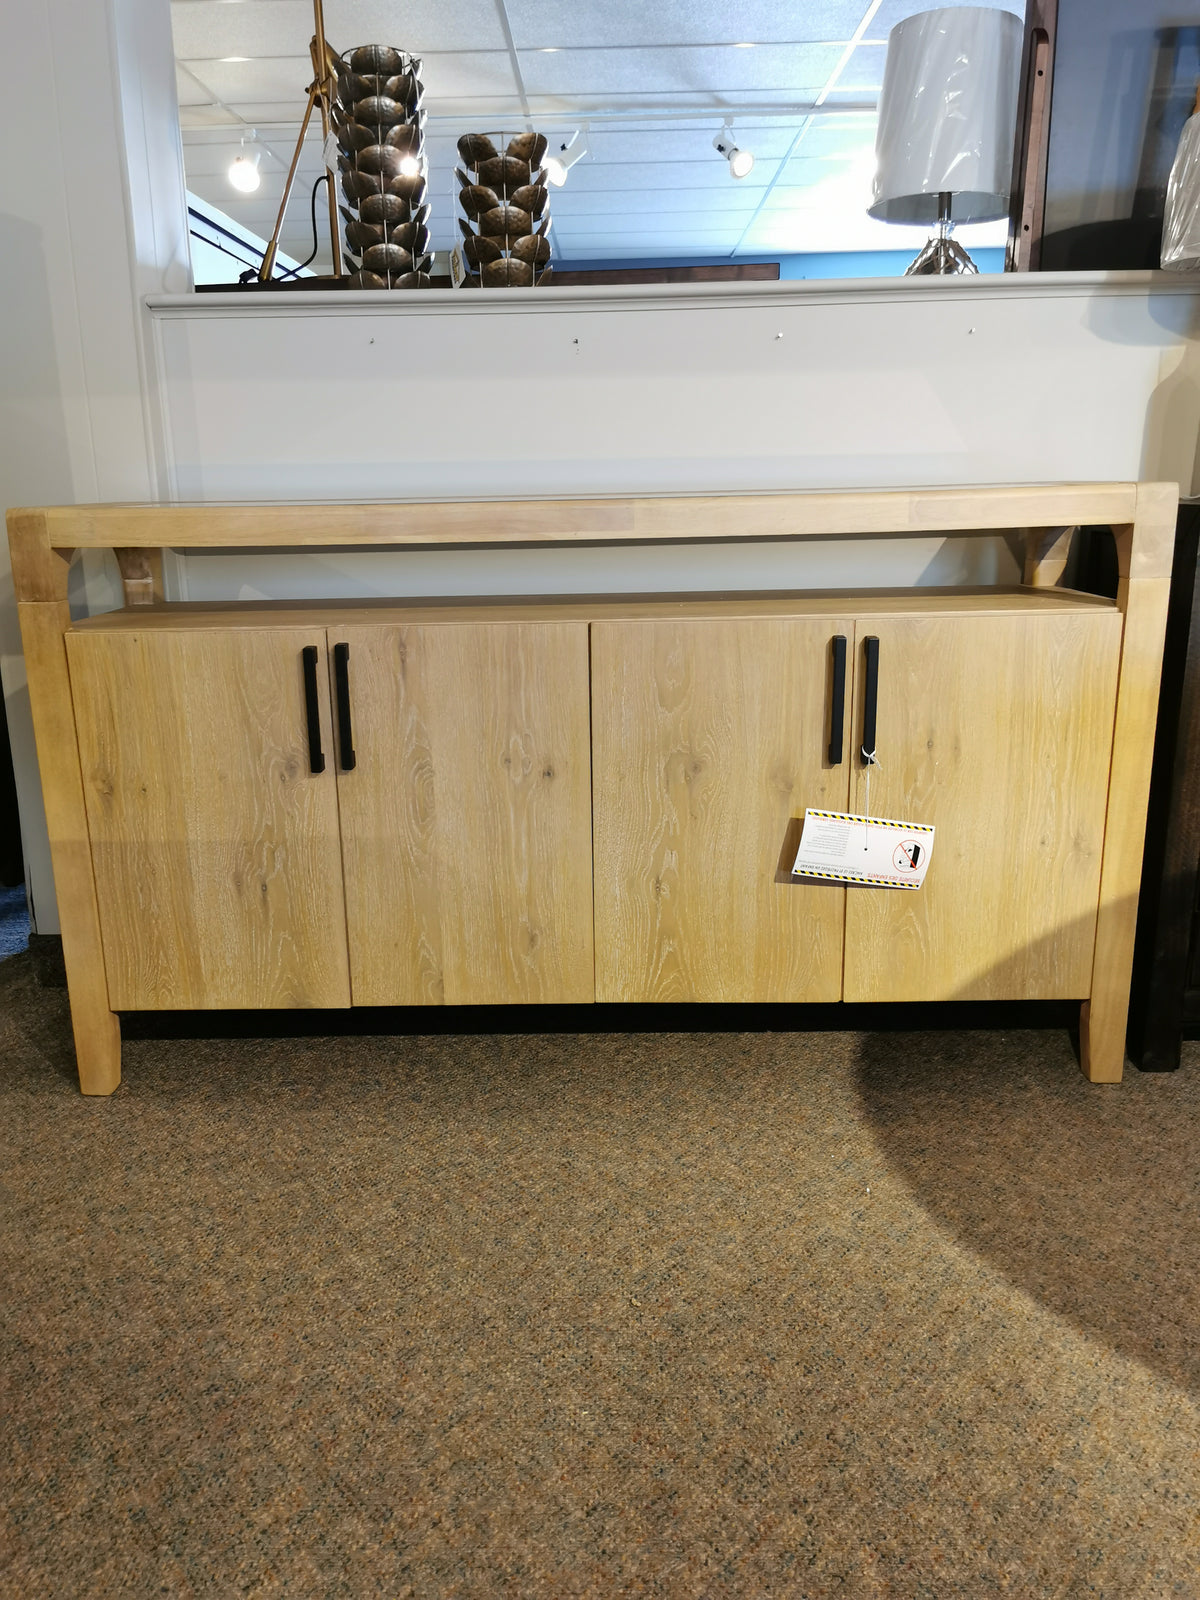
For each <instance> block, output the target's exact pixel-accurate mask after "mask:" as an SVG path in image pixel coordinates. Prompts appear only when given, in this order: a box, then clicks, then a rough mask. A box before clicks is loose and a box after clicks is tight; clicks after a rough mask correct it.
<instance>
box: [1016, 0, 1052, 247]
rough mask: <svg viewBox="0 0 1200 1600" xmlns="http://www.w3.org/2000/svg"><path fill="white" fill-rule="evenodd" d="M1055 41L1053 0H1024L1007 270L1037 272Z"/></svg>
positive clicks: (1044, 218) (1047, 156)
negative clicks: (1022, 47)
mask: <svg viewBox="0 0 1200 1600" xmlns="http://www.w3.org/2000/svg"><path fill="white" fill-rule="evenodd" d="M1057 43H1058V0H1027V4H1026V8H1025V46H1024V53H1023V55H1022V58H1021V60H1022V65H1021V89H1020V96H1019V98H1018V101H1017V137H1016V141H1015V143H1014V146H1013V172H1012V189H1011V199H1010V202H1009V216H1008V249H1007V252H1006V255H1005V261H1004V270H1005V271H1006V272H1037V271H1038V269H1039V268H1040V267H1041V264H1042V235H1043V233H1044V232H1045V225H1046V169H1047V163H1048V161H1049V156H1050V107H1051V101H1052V99H1053V96H1054V56H1055V50H1056V48H1057Z"/></svg>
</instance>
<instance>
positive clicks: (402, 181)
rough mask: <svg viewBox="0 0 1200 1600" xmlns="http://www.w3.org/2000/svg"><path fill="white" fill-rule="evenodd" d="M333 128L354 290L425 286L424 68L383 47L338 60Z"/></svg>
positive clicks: (373, 46)
mask: <svg viewBox="0 0 1200 1600" xmlns="http://www.w3.org/2000/svg"><path fill="white" fill-rule="evenodd" d="M342 62H343V70H342V71H341V72H340V73H339V76H338V93H337V102H336V104H335V106H334V114H333V122H334V130H335V132H336V134H337V141H338V147H339V151H340V154H339V157H338V169H339V171H340V173H341V178H342V194H343V196H344V197H345V201H346V204H345V205H343V206H342V207H341V212H342V216H343V217H344V218H345V219H346V249H347V252H348V261H349V265H350V267H351V268H352V274H351V277H350V280H349V281H350V287H351V288H352V289H425V288H428V286H429V269H430V265H431V260H432V258H431V257H430V255H429V227H428V222H429V206H428V205H427V204H426V201H425V195H426V188H427V184H426V177H425V172H426V164H425V112H424V110H423V109H422V105H421V99H422V93H423V89H422V84H421V78H420V73H421V62H420V59H419V58H418V57H417V56H410V55H408V54H407V53H406V52H405V51H403V50H393V49H391V48H390V47H389V46H388V45H381V44H368V45H360V46H359V48H358V49H357V50H351V51H348V52H347V55H346V56H343V57H342Z"/></svg>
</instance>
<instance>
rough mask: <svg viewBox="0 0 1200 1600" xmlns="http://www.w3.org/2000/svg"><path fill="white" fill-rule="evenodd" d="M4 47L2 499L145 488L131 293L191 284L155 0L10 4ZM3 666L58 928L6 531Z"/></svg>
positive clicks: (162, 29)
mask: <svg viewBox="0 0 1200 1600" xmlns="http://www.w3.org/2000/svg"><path fill="white" fill-rule="evenodd" d="M5 51H6V60H7V61H8V63H9V64H10V70H9V72H8V73H7V75H6V82H5V92H4V96H3V101H2V104H3V113H2V114H3V117H4V119H5V123H6V132H7V138H6V140H5V146H6V149H7V150H8V152H9V159H7V160H6V161H4V162H3V163H0V308H2V310H0V501H2V502H3V505H4V507H8V506H14V505H38V504H56V503H60V502H71V501H88V500H119V499H145V498H147V497H153V496H154V495H155V494H156V493H157V492H158V489H159V477H158V463H159V461H160V460H161V454H162V449H161V444H162V442H161V438H159V437H156V433H155V428H156V425H157V423H158V421H159V420H160V419H159V417H158V413H157V409H156V406H154V405H152V404H149V403H148V398H149V396H150V395H151V393H152V390H151V379H150V374H149V368H148V365H147V363H146V359H145V352H146V339H145V310H144V307H143V305H142V297H143V296H144V295H145V294H148V293H150V292H152V291H159V292H161V291H163V290H178V289H182V288H186V287H187V286H188V284H189V282H190V279H189V273H188V267H187V256H186V232H185V225H184V212H183V210H182V209H181V207H180V206H178V205H177V204H176V194H177V196H178V199H179V200H180V201H181V200H182V195H183V179H182V165H181V162H180V158H179V144H178V129H177V126H175V124H176V122H177V112H176V110H175V105H174V90H173V67H172V64H171V39H170V17H169V14H168V8H167V6H165V5H163V4H160V3H158V0H90V3H89V4H87V5H81V4H78V3H74V4H73V3H70V0H22V3H21V4H20V5H9V6H6V7H5ZM18 63H19V66H18V65H15V64H18ZM164 83H165V90H164ZM81 86H82V88H81ZM135 195H136V202H135V200H134V199H133V198H132V197H133V196H135ZM135 219H136V220H135ZM89 591H90V596H91V600H92V602H93V603H95V604H100V605H102V604H103V603H105V600H106V598H107V597H108V596H109V595H111V594H112V593H114V592H115V591H114V590H113V589H112V588H111V585H110V584H109V583H108V581H107V580H106V577H105V567H104V563H103V562H102V561H100V560H99V559H94V560H91V561H90V562H89V563H87V564H85V567H84V569H83V570H82V571H81V572H80V573H79V574H78V576H77V578H76V580H75V581H74V582H73V594H74V596H75V598H76V599H77V600H78V601H79V603H81V604H82V603H85V594H86V593H87V592H89ZM0 674H2V676H3V685H4V693H5V701H6V708H7V711H8V719H9V729H10V733H11V736H12V741H13V756H14V765H15V767H16V774H17V787H18V795H19V799H20V805H21V818H22V837H23V843H24V846H25V854H26V863H27V880H28V884H29V888H30V895H31V900H32V905H33V910H34V914H35V917H36V926H37V927H38V929H39V930H40V931H43V932H46V931H50V932H53V931H56V930H57V926H58V924H57V916H56V912H55V907H54V895H53V879H52V875H51V872H50V860H49V846H48V844H47V841H46V832H45V822H44V819H43V817H42V812H41V797H40V791H39V788H38V782H37V765H36V757H35V755H34V750H33V732H32V726H31V723H30V718H29V708H28V699H27V695H26V690H25V675H24V664H23V661H22V658H21V645H20V635H19V631H18V628H17V617H16V606H15V603H14V600H13V594H12V580H11V576H10V573H9V566H8V546H7V542H5V541H0Z"/></svg>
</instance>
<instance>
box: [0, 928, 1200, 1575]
mask: <svg viewBox="0 0 1200 1600" xmlns="http://www.w3.org/2000/svg"><path fill="white" fill-rule="evenodd" d="M1198 1069H1200V1054H1197V1052H1196V1050H1195V1048H1194V1047H1189V1051H1188V1062H1187V1066H1186V1067H1185V1070H1184V1071H1183V1072H1181V1073H1179V1074H1177V1075H1175V1076H1172V1077H1141V1076H1139V1075H1138V1074H1136V1073H1131V1075H1130V1077H1129V1079H1128V1081H1127V1082H1126V1084H1125V1085H1124V1086H1122V1087H1121V1088H1118V1089H1107V1090H1105V1089H1096V1088H1092V1087H1089V1086H1088V1085H1087V1084H1085V1083H1084V1082H1083V1080H1082V1079H1081V1078H1080V1076H1079V1073H1078V1070H1077V1068H1076V1066H1075V1063H1074V1061H1073V1059H1072V1056H1071V1053H1070V1049H1069V1046H1068V1041H1067V1039H1066V1036H1065V1035H1064V1034H1062V1033H1058V1032H1025V1033H1020V1032H1011V1033H977V1034H969V1035H968V1034H888V1035H874V1036H862V1035H853V1034H823V1035H822V1034H804V1033H794V1034H739V1035H731V1034H722V1035H715V1034H708V1035H700V1036H690V1037H684V1036H679V1035H660V1036H654V1035H642V1036H614V1035H608V1036H594V1037H568V1036H561V1035H560V1036H553V1035H544V1036H539V1037H528V1036H526V1037H494V1036H480V1037H474V1038H455V1037H441V1038H427V1039H415V1040H414V1039H402V1040H397V1039H384V1038H363V1039H354V1038H351V1039H339V1040H336V1041H329V1040H325V1041H322V1040H299V1041H298V1040H295V1039H291V1040H282V1041H279V1040H276V1041H268V1042H262V1041H247V1040H241V1041H237V1042H223V1041H213V1040H208V1041H202V1042H182V1043H181V1042H179V1041H172V1042H170V1043H163V1042H161V1041H160V1042H154V1041H149V1040H141V1041H132V1042H130V1043H129V1044H128V1046H127V1050H126V1083H125V1086H124V1087H123V1088H122V1089H121V1091H120V1092H119V1093H118V1095H117V1096H116V1097H115V1098H114V1099H112V1100H111V1101H107V1102H105V1101H85V1100H83V1099H82V1098H81V1097H79V1096H78V1095H77V1093H76V1092H75V1089H74V1087H73V1083H72V1080H71V1077H70V1066H69V1045H68V1036H67V1032H66V1018H65V1000H64V996H63V994H62V993H61V991H54V990H42V989H39V988H38V987H37V986H36V984H35V983H34V981H33V977H32V969H31V967H30V965H29V958H28V957H27V956H19V957H15V958H13V959H12V960H9V961H6V962H5V963H3V966H0V1100H2V1104H0V1138H2V1140H3V1159H2V1162H0V1181H2V1183H3V1187H4V1205H3V1213H2V1215H0V1250H2V1253H3V1260H2V1272H3V1303H2V1318H3V1321H2V1327H3V1334H4V1339H5V1348H4V1351H3V1364H2V1367H0V1382H2V1383H3V1385H4V1388H5V1391H6V1392H5V1393H4V1394H3V1395H2V1396H0V1400H2V1402H3V1411H4V1415H5V1421H4V1423H3V1435H2V1448H0V1469H2V1474H3V1480H4V1481H3V1485H2V1488H3V1493H2V1494H0V1560H2V1562H3V1566H2V1567H0V1593H2V1594H3V1596H4V1597H5V1600H8V1597H18V1596H19V1597H21V1600H34V1597H42V1596H55V1597H64V1600H76V1597H83V1596H104V1597H108V1596H117V1595H122V1596H124V1595H132V1596H164V1595H165V1596H172V1597H174V1596H189V1597H190V1596H205V1597H208V1596H221V1597H224V1596H235V1595H248V1596H256V1597H267V1596H276V1595H288V1596H303V1597H305V1600H324V1597H334V1596H339V1597H341V1596H345V1597H354V1600H359V1597H365V1596H387V1597H403V1596H413V1597H421V1600H426V1597H430V1600H432V1597H442V1596H463V1597H480V1600H482V1597H492V1596H503V1597H510V1596H511V1597H526V1596H528V1597H530V1600H542V1597H559V1596H563V1597H566V1596H595V1597H610V1596H625V1595H631V1596H633V1595H642V1596H662V1597H671V1600H674V1597H679V1600H685V1597H686V1600H691V1597H696V1600H701V1597H703V1600H725V1597H732V1596H747V1597H750V1596H753V1597H759V1596H772V1597H776V1596H778V1597H816V1596H826V1595H829V1596H842V1597H851V1600H858V1597H875V1596H929V1597H932V1600H943V1597H948V1596H969V1597H971V1600H980V1597H985V1596H992V1595H1006V1596H1016V1597H1020V1600H1033V1597H1042V1596H1085V1595H1086V1596H1109V1597H1112V1600H1150V1597H1155V1600H1157V1597H1160V1596H1167V1595H1183V1596H1196V1595H1200V1566H1198V1560H1200V1529H1198V1522H1197V1511H1198V1508H1200V1354H1198V1351H1197V1344H1196V1328H1197V1322H1198V1312H1200V1278H1198V1276H1197V1273H1196V1269H1195V1262H1196V1251H1197V1240H1198V1238H1200V1214H1198V1213H1200V1197H1198V1195H1197V1185H1196V1161H1197V1156H1196V1151H1197V1149H1198V1148H1200V1070H1198Z"/></svg>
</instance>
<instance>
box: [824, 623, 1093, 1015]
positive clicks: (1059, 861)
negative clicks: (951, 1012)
mask: <svg viewBox="0 0 1200 1600" xmlns="http://www.w3.org/2000/svg"><path fill="white" fill-rule="evenodd" d="M857 633H858V646H857V651H856V654H857V661H858V670H857V675H856V676H857V687H858V693H857V695H856V699H857V702H858V707H857V709H858V712H859V715H860V717H861V711H862V704H863V694H864V692H865V689H866V682H865V668H864V649H863V640H864V638H865V637H867V636H868V635H874V636H875V637H876V638H878V640H879V676H878V719H877V724H876V730H877V731H876V751H877V754H878V757H879V763H880V764H879V765H878V766H877V767H874V768H872V769H871V784H870V810H871V814H872V815H873V816H883V817H895V818H897V819H898V820H900V821H904V822H929V823H932V824H933V825H934V826H935V827H936V828H937V835H936V838H935V841H934V848H933V857H932V861H931V864H930V867H929V872H928V875H927V877H926V879H925V883H924V886H923V887H922V888H921V889H918V890H913V891H907V890H895V889H857V888H856V889H851V890H850V891H849V893H848V898H847V907H846V999H847V1000H1006V999H1017V998H1022V999H1076V998H1080V997H1083V996H1086V995H1087V994H1088V992H1089V990H1090V987H1091V971H1092V951H1093V946H1094V943H1095V931H1096V906H1097V900H1098V896H1099V887H1100V859H1101V851H1102V846H1103V842H1104V819H1105V810H1106V805H1107V795H1108V770H1109V757H1110V752H1111V747H1112V730H1113V707H1114V701H1115V695H1116V681H1117V665H1118V657H1119V654H1120V644H1121V619H1120V616H1119V615H1118V614H1117V613H1116V612H1115V611H1108V610H1100V609H1097V610H1096V611H1095V612H1088V613H1083V614H1079V613H1076V614H1073V615H1069V616H1068V615H1064V614H1061V613H1059V614H1042V615H1024V616H1015V615H1011V616H967V617H947V616H941V617H939V616H927V617H916V616H913V617H891V618H881V619H880V620H879V621H878V622H860V623H859V625H858V630H857ZM861 740H862V724H861V721H856V731H855V740H854V748H855V755H856V757H857V755H858V748H859V745H860V743H861ZM866 804H867V788H866V774H865V771H864V770H863V768H862V767H861V765H860V764H859V763H858V762H857V760H856V763H855V787H854V810H855V811H857V812H862V811H863V810H865V808H866Z"/></svg>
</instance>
